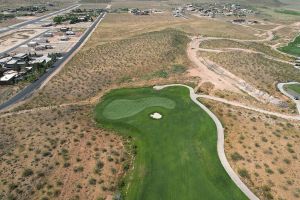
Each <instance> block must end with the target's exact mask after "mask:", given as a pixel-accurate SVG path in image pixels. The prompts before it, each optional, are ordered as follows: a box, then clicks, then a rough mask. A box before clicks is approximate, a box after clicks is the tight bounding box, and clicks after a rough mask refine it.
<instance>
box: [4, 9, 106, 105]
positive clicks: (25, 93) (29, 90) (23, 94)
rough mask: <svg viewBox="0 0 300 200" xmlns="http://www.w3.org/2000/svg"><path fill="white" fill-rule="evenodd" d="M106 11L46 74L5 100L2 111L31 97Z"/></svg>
mask: <svg viewBox="0 0 300 200" xmlns="http://www.w3.org/2000/svg"><path fill="white" fill-rule="evenodd" d="M104 16H105V13H101V14H100V15H99V16H98V18H97V19H96V20H95V21H94V23H93V24H92V26H91V27H89V28H88V29H87V30H86V31H85V32H84V34H83V36H82V37H81V38H80V40H79V41H78V42H77V43H76V44H75V45H74V46H73V47H72V49H71V50H70V51H69V52H68V53H67V54H65V56H64V57H63V58H62V59H60V60H58V61H57V62H55V63H54V65H53V67H52V68H50V69H49V70H48V71H47V72H46V73H45V74H43V75H42V76H41V77H40V78H39V79H38V80H36V81H35V82H33V83H31V84H30V85H29V86H27V87H26V88H24V89H23V90H21V91H20V92H19V93H17V94H16V95H15V96H13V97H12V98H11V99H9V100H8V101H6V102H4V103H3V104H1V105H0V111H2V110H4V109H7V108H9V107H10V106H12V105H14V104H16V103H18V102H20V101H23V100H25V99H27V98H28V97H30V96H31V95H32V94H33V93H34V92H35V91H36V90H37V89H39V88H40V87H41V85H42V84H43V83H44V81H46V80H47V79H48V77H50V76H51V75H52V73H54V72H55V71H56V70H57V69H59V67H60V66H61V65H62V64H63V63H64V62H65V61H66V60H67V59H69V58H70V57H71V56H72V54H73V52H75V51H76V50H77V49H78V48H79V47H80V45H81V44H82V43H83V42H85V40H86V39H87V38H88V37H89V35H90V34H91V33H92V31H93V30H94V29H95V28H96V26H97V25H98V24H99V23H100V21H101V19H102V18H104Z"/></svg>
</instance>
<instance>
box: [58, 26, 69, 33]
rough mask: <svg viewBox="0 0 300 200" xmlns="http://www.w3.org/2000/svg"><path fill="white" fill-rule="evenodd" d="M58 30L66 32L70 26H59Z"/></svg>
mask: <svg viewBox="0 0 300 200" xmlns="http://www.w3.org/2000/svg"><path fill="white" fill-rule="evenodd" d="M59 30H60V31H61V32H67V31H69V30H70V28H69V27H61V28H60V29H59Z"/></svg>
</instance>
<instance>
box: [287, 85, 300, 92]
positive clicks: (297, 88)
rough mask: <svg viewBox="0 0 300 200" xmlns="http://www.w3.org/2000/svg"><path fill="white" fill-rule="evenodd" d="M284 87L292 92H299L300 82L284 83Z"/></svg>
mask: <svg viewBox="0 0 300 200" xmlns="http://www.w3.org/2000/svg"><path fill="white" fill-rule="evenodd" d="M286 87H287V88H288V89H290V90H293V91H294V92H296V93H298V94H300V84H293V85H286Z"/></svg>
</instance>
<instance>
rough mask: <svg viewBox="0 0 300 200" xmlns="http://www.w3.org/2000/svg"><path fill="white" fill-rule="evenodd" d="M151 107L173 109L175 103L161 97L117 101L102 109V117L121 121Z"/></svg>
mask: <svg viewBox="0 0 300 200" xmlns="http://www.w3.org/2000/svg"><path fill="white" fill-rule="evenodd" d="M153 106H160V107H164V108H168V109H172V108H174V107H175V102H174V101H172V100H171V99H167V98H161V97H148V98H141V99H136V100H128V99H117V100H114V101H113V102H111V103H110V104H109V105H107V106H106V107H105V108H104V111H103V116H104V117H105V118H107V119H121V118H125V117H130V116H133V115H135V114H137V113H139V112H141V111H142V110H144V109H145V108H148V107H153Z"/></svg>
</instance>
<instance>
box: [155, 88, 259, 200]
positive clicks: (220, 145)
mask: <svg viewBox="0 0 300 200" xmlns="http://www.w3.org/2000/svg"><path fill="white" fill-rule="evenodd" d="M172 86H183V87H186V88H188V89H189V90H190V97H191V99H192V101H193V102H195V103H196V104H197V105H198V106H199V107H201V108H202V109H203V110H204V111H205V112H206V113H207V114H208V115H209V116H210V117H211V118H212V119H213V120H214V122H215V124H216V126H217V132H218V141H217V151H218V156H219V159H220V161H221V163H222V165H223V167H224V169H225V170H226V172H227V174H228V175H229V176H230V178H231V179H232V180H233V182H234V183H235V184H236V185H237V186H238V187H239V188H240V190H241V191H242V192H243V193H244V194H245V195H246V196H247V197H248V198H249V199H251V200H258V199H259V198H258V197H257V196H256V195H255V194H254V193H253V192H251V190H250V189H249V188H248V187H247V186H246V185H245V184H244V183H243V182H242V180H241V179H240V178H239V176H238V175H237V174H236V173H235V172H234V171H233V169H232V168H231V166H230V164H229V162H228V160H227V158H226V155H225V151H224V128H223V126H222V124H221V122H220V120H219V119H218V118H217V117H216V115H214V114H213V113H212V112H211V111H210V110H209V109H208V108H207V107H205V106H204V105H203V104H201V103H200V102H199V101H198V100H197V98H198V97H199V95H197V94H195V92H194V89H193V88H191V87H189V86H187V85H182V84H172V85H164V86H154V89H156V90H161V89H163V88H166V87H172Z"/></svg>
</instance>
